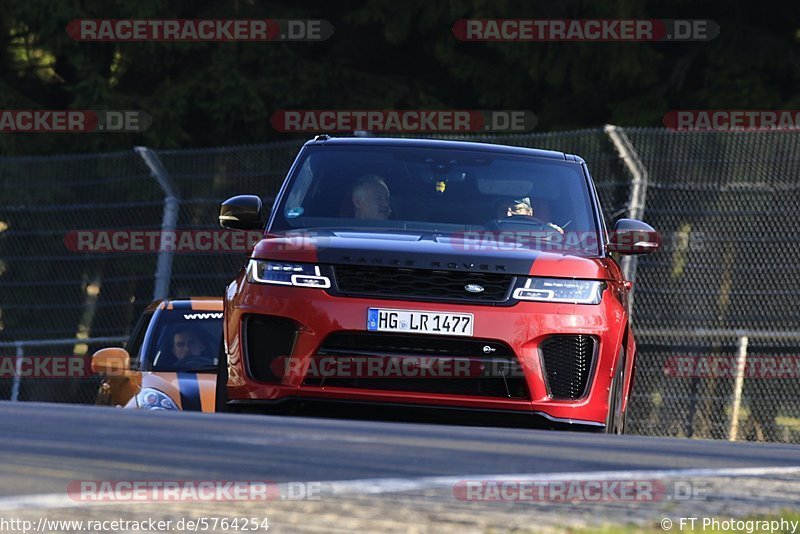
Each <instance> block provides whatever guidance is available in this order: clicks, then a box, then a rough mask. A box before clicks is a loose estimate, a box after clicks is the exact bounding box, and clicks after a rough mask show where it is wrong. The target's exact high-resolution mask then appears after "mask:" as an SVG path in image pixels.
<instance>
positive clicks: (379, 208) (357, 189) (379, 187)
mask: <svg viewBox="0 0 800 534" xmlns="http://www.w3.org/2000/svg"><path fill="white" fill-rule="evenodd" d="M352 200H353V208H354V211H355V218H356V219H380V220H386V219H388V218H389V217H390V216H391V214H392V207H391V204H390V203H389V186H388V185H386V180H384V178H383V177H382V176H379V175H377V174H367V175H364V176H362V177H360V178H359V179H358V181H357V182H356V185H355V186H354V187H353V196H352Z"/></svg>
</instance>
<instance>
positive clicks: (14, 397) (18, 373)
mask: <svg viewBox="0 0 800 534" xmlns="http://www.w3.org/2000/svg"><path fill="white" fill-rule="evenodd" d="M14 346H15V347H16V352H15V353H14V354H15V356H14V382H13V383H12V384H11V402H17V401H18V400H19V386H20V381H21V380H22V357H23V356H25V349H23V348H22V343H20V342H19V341H18V342H16V343H15V344H14Z"/></svg>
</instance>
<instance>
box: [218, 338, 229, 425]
mask: <svg viewBox="0 0 800 534" xmlns="http://www.w3.org/2000/svg"><path fill="white" fill-rule="evenodd" d="M216 396H217V403H216V411H217V412H227V411H228V355H227V353H226V352H225V340H221V341H220V343H219V363H218V364H217V395H216Z"/></svg>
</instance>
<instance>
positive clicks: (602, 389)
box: [225, 276, 627, 427]
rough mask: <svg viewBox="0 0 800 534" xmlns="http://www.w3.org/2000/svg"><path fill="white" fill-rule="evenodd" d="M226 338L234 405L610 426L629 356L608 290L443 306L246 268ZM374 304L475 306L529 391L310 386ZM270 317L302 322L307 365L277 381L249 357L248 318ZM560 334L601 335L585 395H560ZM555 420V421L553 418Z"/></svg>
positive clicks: (481, 330) (458, 309)
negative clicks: (506, 303)
mask: <svg viewBox="0 0 800 534" xmlns="http://www.w3.org/2000/svg"><path fill="white" fill-rule="evenodd" d="M225 306H226V309H225V337H226V343H225V346H226V350H227V352H228V362H229V363H228V366H229V369H228V372H229V379H228V396H229V399H230V404H232V405H254V404H258V403H264V402H266V403H277V402H282V401H285V400H287V399H304V400H305V401H326V402H331V401H342V402H351V403H359V404H365V405H384V406H389V405H398V406H406V407H409V406H414V407H436V408H445V409H457V410H467V411H475V412H479V411H487V410H488V411H491V412H496V413H500V412H503V413H511V414H520V415H524V416H525V415H526V416H530V417H533V418H538V419H541V420H542V421H543V422H544V423H552V424H553V425H562V424H565V425H567V426H569V425H571V424H584V425H588V426H592V427H597V426H598V425H599V426H602V425H604V424H605V421H606V416H607V411H608V393H609V389H610V384H611V377H612V376H613V371H614V366H615V364H616V359H617V356H618V354H619V347H620V343H621V342H622V333H623V331H624V325H625V321H626V320H627V319H626V315H625V312H624V309H623V308H622V306H621V305H620V303H619V302H618V301H617V300H616V299H615V298H614V297H613V296H612V292H611V291H606V292H605V294H604V297H603V301H602V302H601V303H600V304H599V305H572V304H555V303H536V302H522V303H519V304H517V305H515V306H510V307H499V306H497V307H496V306H479V305H463V304H440V303H429V302H408V301H399V300H390V299H386V300H379V299H372V298H370V299H366V298H345V297H334V296H331V295H328V294H326V293H325V292H324V291H322V290H319V289H307V288H298V287H281V286H267V285H260V284H250V283H247V282H246V281H245V280H244V278H243V276H240V277H239V278H237V279H236V280H235V281H234V282H233V283H232V284H231V286H229V288H228V292H227V298H226V304H225ZM369 307H380V308H395V309H397V308H399V309H410V310H429V311H432V312H434V311H438V312H453V313H464V312H468V313H472V314H474V317H475V322H474V332H473V337H475V338H482V339H488V340H497V341H499V342H502V343H504V344H506V345H508V346H509V347H510V348H511V349H512V350H513V353H514V354H515V355H516V358H517V359H518V361H519V364H520V366H521V368H522V372H523V374H524V379H525V382H526V384H527V390H528V393H529V398H528V399H512V398H498V397H484V396H477V395H454V394H443V393H431V392H418V391H392V390H379V389H359V388H353V387H331V386H325V385H323V386H318V385H313V386H312V385H307V384H304V379H305V375H304V372H303V371H302V370H303V369H307V368H308V366H309V365H310V363H311V360H312V358H313V357H314V356H315V354H317V351H318V350H319V348H320V346H321V345H322V343H323V341H324V340H325V339H326V338H327V337H328V336H329V335H330V334H332V333H335V332H342V331H352V332H364V331H365V330H366V318H367V309H368V308H369ZM253 315H266V316H273V317H281V318H285V319H288V320H290V321H292V322H293V323H294V324H295V326H296V338H295V340H294V343H293V346H292V349H291V354H288V355H287V357H290V358H291V359H292V361H293V362H295V363H296V364H297V365H293V366H292V368H293V369H295V370H298V371H297V372H289V373H287V374H286V375H284V376H283V377H282V378H281V379H280V381H279V382H277V383H264V382H261V381H258V380H255V379H254V378H253V376H252V373H251V372H250V369H249V367H248V365H247V362H246V361H245V359H246V354H245V353H246V343H245V340H244V329H243V321H244V319H245V318H246V317H247V316H253ZM554 334H576V335H577V334H580V335H588V336H593V337H595V338H596V339H597V340H598V350H597V354H596V357H595V362H594V369H593V372H592V375H591V377H590V379H589V385H588V388H587V392H586V394H585V396H583V397H582V398H580V399H577V400H555V399H553V398H551V397H550V395H549V392H548V388H547V381H546V380H545V378H544V370H543V368H542V363H541V358H540V353H539V346H540V344H541V343H542V342H543V341H544V340H545V339H547V338H548V337H550V336H552V335H554ZM544 426H548V425H544Z"/></svg>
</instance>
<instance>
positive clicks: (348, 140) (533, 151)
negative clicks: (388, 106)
mask: <svg viewBox="0 0 800 534" xmlns="http://www.w3.org/2000/svg"><path fill="white" fill-rule="evenodd" d="M320 145H332V146H339V145H344V146H402V147H414V148H442V149H450V150H480V151H483V152H494V153H497V154H515V155H520V156H534V157H539V158H550V159H559V160H562V161H564V160H571V161H574V159H573V158H571V157H569V156H568V155H566V154H564V153H563V152H557V151H555V150H544V149H540V148H525V147H518V146H509V145H497V144H492V143H476V142H473V141H446V140H443V139H413V138H399V137H330V136H328V135H318V136H316V137H315V138H314V139H311V140H310V141H308V142H307V143H306V144H305V145H304V146H320Z"/></svg>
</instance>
